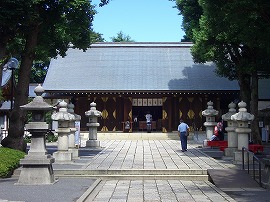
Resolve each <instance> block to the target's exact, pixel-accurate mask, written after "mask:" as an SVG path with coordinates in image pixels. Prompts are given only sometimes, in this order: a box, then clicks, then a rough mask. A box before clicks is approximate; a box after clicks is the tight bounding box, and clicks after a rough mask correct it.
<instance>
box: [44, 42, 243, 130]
mask: <svg viewBox="0 0 270 202" xmlns="http://www.w3.org/2000/svg"><path fill="white" fill-rule="evenodd" d="M191 47H192V44H191V43H138V42H130V43H95V44H92V45H91V48H89V49H87V50H86V51H85V52H83V51H82V50H78V49H73V48H72V47H71V48H69V50H68V51H67V55H66V57H64V58H62V57H60V56H59V57H58V58H56V59H52V60H51V63H50V66H49V70H48V73H47V76H46V79H45V81H44V84H43V87H44V89H45V92H46V98H47V99H51V100H52V102H55V100H57V99H68V100H69V101H70V102H72V103H73V104H74V105H75V109H74V110H75V113H76V114H79V115H81V116H82V119H81V130H87V126H86V124H87V122H88V119H87V117H85V115H84V114H85V112H86V111H88V110H89V108H90V103H91V102H95V103H96V104H97V110H99V111H101V112H102V117H101V118H100V119H99V123H100V127H99V128H98V130H99V131H104V132H105V131H125V132H136V131H145V130H146V123H145V114H147V113H150V114H151V115H152V130H155V131H162V132H171V131H176V130H177V126H178V124H179V120H180V119H183V120H185V122H186V123H187V124H189V125H190V126H191V128H192V129H193V130H203V129H204V128H203V123H204V121H205V120H204V117H203V116H202V111H203V110H205V109H206V108H207V102H208V101H212V102H213V103H214V108H215V109H216V110H218V111H219V113H220V114H219V117H221V115H222V114H223V113H226V112H227V110H228V104H229V103H230V102H238V101H239V85H238V83H237V81H229V80H228V79H226V78H222V77H218V76H217V75H216V74H215V65H214V64H213V63H205V64H196V63H194V61H193V59H192V55H191V53H190V49H191ZM217 118H218V117H217Z"/></svg>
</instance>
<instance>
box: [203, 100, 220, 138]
mask: <svg viewBox="0 0 270 202" xmlns="http://www.w3.org/2000/svg"><path fill="white" fill-rule="evenodd" d="M207 105H208V107H207V109H206V110H204V111H203V112H202V115H203V116H205V117H206V122H204V126H205V127H206V138H207V139H208V140H209V139H211V137H212V136H213V134H214V128H215V126H216V125H217V122H215V116H217V115H218V111H217V110H215V109H214V108H213V102H211V101H209V102H207Z"/></svg>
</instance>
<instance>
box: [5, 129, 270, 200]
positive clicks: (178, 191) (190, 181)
mask: <svg viewBox="0 0 270 202" xmlns="http://www.w3.org/2000/svg"><path fill="white" fill-rule="evenodd" d="M115 136H118V139H117V138H116V137H115ZM98 139H99V140H100V142H101V147H102V148H101V151H100V152H99V153H98V151H95V152H96V153H97V154H96V155H92V156H89V155H86V156H83V155H82V156H80V158H79V159H77V160H75V161H74V162H71V163H69V164H56V163H54V164H53V167H54V171H55V175H56V177H57V180H58V182H57V183H55V184H54V185H41V186H27V190H28V191H27V190H26V187H25V186H16V185H13V184H12V182H13V181H14V180H15V179H14V180H13V181H12V182H8V181H5V180H3V181H1V182H0V183H1V186H4V185H6V186H8V189H3V190H4V192H3V193H0V201H7V200H5V199H9V201H14V200H16V201H19V200H20V199H21V200H22V201H32V202H35V201H36V200H35V198H34V197H36V196H37V195H38V196H39V200H38V201H40V202H43V201H44V202H45V201H46V202H47V201H48V200H49V198H50V197H51V196H58V195H59V193H61V194H62V198H65V200H61V198H59V197H56V199H58V200H56V199H53V201H57V202H58V201H59V202H61V201H65V202H72V201H77V202H83V201H87V202H90V201H96V202H116V201H119V202H122V201H123V202H124V201H125V202H133V201H134V202H135V201H136V202H140V201H144V202H155V201H159V202H169V201H170V202H174V201H182V202H206V201H213V202H216V201H218V202H222V201H235V200H234V199H233V198H232V197H230V196H229V195H227V194H226V193H225V192H224V190H226V187H223V189H222V190H221V189H220V188H217V187H216V186H215V185H213V184H212V183H211V182H209V181H208V176H207V170H208V169H221V170H222V169H237V168H238V167H237V166H236V165H234V164H233V163H232V162H231V161H228V160H216V159H213V158H211V157H209V156H208V155H206V154H205V153H203V152H202V150H200V149H199V148H198V146H202V144H201V143H198V141H193V140H189V141H188V151H187V152H184V153H183V152H181V147H180V142H179V140H178V137H177V136H175V134H173V135H172V136H169V135H168V134H158V133H151V134H146V133H140V134H122V133H121V134H111V133H108V134H99V136H98ZM87 149H88V148H81V150H86V151H87ZM90 153H91V152H90ZM90 153H89V154H90ZM85 154H87V152H85ZM61 172H63V173H64V172H66V173H64V174H63V173H61ZM80 172H81V173H80ZM67 173H68V174H67ZM74 173H77V174H74ZM84 174H86V175H84ZM61 175H62V176H61ZM70 175H71V176H70ZM72 175H73V176H72ZM200 176H202V177H200ZM204 176H206V177H207V178H205V177H204ZM72 179H74V180H72ZM89 179H97V180H96V181H95V182H90V181H88V180H89ZM15 181H16V180H15ZM1 186H0V190H1ZM69 187H72V189H71V188H69ZM241 189H242V190H243V194H244V193H246V194H251V193H250V191H245V190H246V189H245V187H242V188H241ZM40 190H44V191H43V192H39V191H40ZM71 190H72V191H71ZM247 190H248V189H247ZM227 191H228V190H227ZM254 191H258V193H259V192H261V193H265V192H264V190H263V189H256V190H253V192H254ZM82 193H83V194H82ZM227 193H228V192H227ZM260 195H261V194H257V195H256V197H257V196H258V197H259V196H260ZM31 196H32V197H31ZM238 196H239V194H238V195H234V198H237V197H238ZM267 196H268V195H267ZM1 198H2V199H3V200H1ZM23 198H24V199H23ZM75 198H76V199H75ZM253 198H254V197H253ZM12 199H13V200H12ZM31 199H33V200H31ZM256 200H257V199H256ZM236 201H239V200H236Z"/></svg>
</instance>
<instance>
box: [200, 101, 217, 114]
mask: <svg viewBox="0 0 270 202" xmlns="http://www.w3.org/2000/svg"><path fill="white" fill-rule="evenodd" d="M213 104H214V103H213V102H212V101H209V102H207V105H208V107H207V109H206V110H204V111H203V112H202V115H203V116H216V115H218V111H217V110H215V109H214V108H213Z"/></svg>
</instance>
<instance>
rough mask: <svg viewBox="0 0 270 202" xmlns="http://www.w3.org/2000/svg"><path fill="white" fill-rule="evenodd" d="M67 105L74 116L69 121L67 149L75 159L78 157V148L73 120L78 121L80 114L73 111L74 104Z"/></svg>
mask: <svg viewBox="0 0 270 202" xmlns="http://www.w3.org/2000/svg"><path fill="white" fill-rule="evenodd" d="M67 107H68V109H67V111H68V112H69V113H70V114H73V115H74V116H75V119H74V120H71V121H70V122H69V127H70V134H69V137H68V150H69V151H70V152H71V153H72V158H73V159H75V158H78V157H79V150H78V148H76V146H75V132H76V127H75V121H80V120H81V116H80V115H78V114H75V113H74V104H72V103H69V104H68V105H67Z"/></svg>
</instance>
